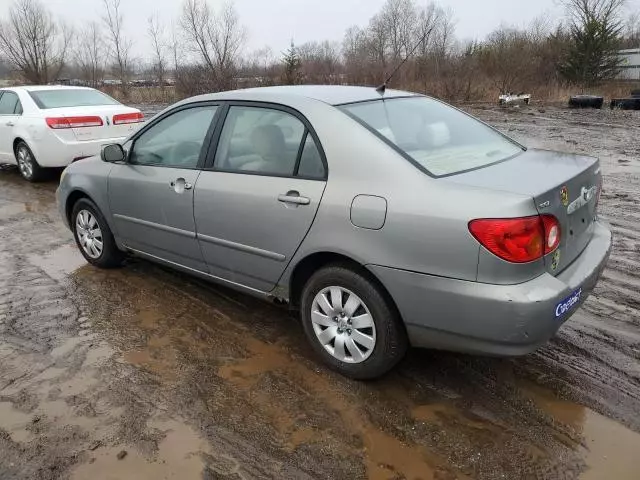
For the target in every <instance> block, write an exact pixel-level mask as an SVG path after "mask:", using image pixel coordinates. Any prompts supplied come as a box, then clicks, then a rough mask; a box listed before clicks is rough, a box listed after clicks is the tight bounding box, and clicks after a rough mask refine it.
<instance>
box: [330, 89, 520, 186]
mask: <svg viewBox="0 0 640 480" xmlns="http://www.w3.org/2000/svg"><path fill="white" fill-rule="evenodd" d="M340 108H342V109H343V110H344V111H346V112H347V113H349V114H350V115H351V116H353V117H355V118H356V120H358V121H360V122H361V123H363V124H365V125H366V126H368V127H369V128H370V129H372V130H373V131H374V132H376V133H377V134H378V135H379V136H381V137H383V138H384V139H385V140H386V141H388V142H391V143H392V144H393V145H395V146H396V147H398V148H399V149H400V150H401V151H402V152H404V153H405V154H406V155H408V156H409V157H410V158H411V159H413V160H414V162H415V163H417V164H418V165H419V166H420V167H422V168H423V169H425V170H426V171H427V172H428V173H429V174H431V175H433V176H436V177H440V176H447V175H453V174H456V173H461V172H465V171H468V170H473V169H476V168H480V167H485V166H487V165H491V164H493V163H497V162H500V161H503V160H506V159H508V158H511V157H513V156H515V155H517V154H518V153H520V152H522V151H523V148H522V147H521V146H520V145H518V144H516V143H515V142H512V141H510V140H508V139H507V138H505V137H503V136H502V135H501V134H499V133H498V132H496V131H495V130H493V129H492V128H490V127H488V126H487V125H485V124H483V123H482V122H479V121H478V120H475V119H474V118H473V117H471V116H469V115H466V114H464V113H462V112H460V111H458V110H456V109H455V108H452V107H449V106H447V105H445V104H444V103H442V102H439V101H437V100H433V99H430V98H427V97H408V98H390V99H384V100H382V99H381V100H374V101H370V102H363V103H354V104H347V105H342V106H341V107H340Z"/></svg>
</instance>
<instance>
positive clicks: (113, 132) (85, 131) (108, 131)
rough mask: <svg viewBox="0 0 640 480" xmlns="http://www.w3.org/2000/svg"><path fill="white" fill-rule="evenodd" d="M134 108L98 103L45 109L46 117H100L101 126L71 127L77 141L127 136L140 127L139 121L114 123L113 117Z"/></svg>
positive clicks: (135, 111)
mask: <svg viewBox="0 0 640 480" xmlns="http://www.w3.org/2000/svg"><path fill="white" fill-rule="evenodd" d="M137 112H139V110H137V109H135V108H130V107H125V106H124V105H100V106H93V107H64V108H50V109H47V110H46V116H47V117H54V118H62V117H66V118H70V117H100V120H101V121H102V125H101V126H95V127H78V128H72V129H71V130H72V131H73V133H74V135H75V137H76V140H77V141H79V142H87V141H95V140H110V139H114V138H122V137H128V136H129V135H130V134H132V133H133V132H135V131H136V130H137V129H138V128H140V125H141V123H130V124H122V125H114V123H113V117H114V115H118V114H126V113H137Z"/></svg>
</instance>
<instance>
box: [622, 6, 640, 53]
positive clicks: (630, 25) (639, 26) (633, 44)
mask: <svg viewBox="0 0 640 480" xmlns="http://www.w3.org/2000/svg"><path fill="white" fill-rule="evenodd" d="M623 46H624V47H625V48H639V47H640V10H637V11H635V12H632V13H631V14H630V15H629V18H628V19H627V22H626V25H625V29H624V38H623Z"/></svg>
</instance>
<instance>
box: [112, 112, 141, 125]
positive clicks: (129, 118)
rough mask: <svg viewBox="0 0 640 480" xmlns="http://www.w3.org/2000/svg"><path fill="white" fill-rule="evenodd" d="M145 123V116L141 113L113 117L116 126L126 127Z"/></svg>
mask: <svg viewBox="0 0 640 480" xmlns="http://www.w3.org/2000/svg"><path fill="white" fill-rule="evenodd" d="M140 122H144V115H143V114H142V113H140V112H136V113H120V114H118V115H114V116H113V124H114V125H125V124H127V123H140Z"/></svg>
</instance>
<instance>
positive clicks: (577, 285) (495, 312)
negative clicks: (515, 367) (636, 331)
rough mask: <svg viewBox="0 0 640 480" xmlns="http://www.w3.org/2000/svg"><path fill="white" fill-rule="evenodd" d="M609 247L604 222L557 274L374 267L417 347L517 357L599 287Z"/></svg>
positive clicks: (550, 333)
mask: <svg viewBox="0 0 640 480" xmlns="http://www.w3.org/2000/svg"><path fill="white" fill-rule="evenodd" d="M610 253H611V232H610V231H609V229H608V228H607V227H606V226H605V225H604V224H602V223H600V222H597V223H596V224H595V229H594V234H593V237H592V239H591V241H590V242H589V245H587V247H586V248H585V250H584V251H583V252H582V254H581V255H580V256H579V257H578V258H577V259H576V260H574V262H573V263H572V264H571V265H569V266H568V267H567V268H566V269H565V270H564V271H563V272H562V273H560V274H559V275H558V276H557V277H554V276H552V275H549V274H548V273H545V274H543V275H541V276H540V277H538V278H535V279H534V280H531V281H528V282H525V283H522V284H518V285H491V284H485V283H477V282H468V281H462V280H453V279H448V278H442V277H434V276H431V275H424V274H419V273H414V272H408V271H404V270H397V269H393V268H387V267H381V266H373V265H370V266H368V268H369V269H370V270H371V271H372V272H373V273H374V274H375V275H376V276H377V277H378V278H379V279H380V281H381V282H382V283H383V284H384V285H385V287H386V288H387V289H388V291H389V292H390V294H391V296H392V297H393V299H394V300H395V303H396V305H397V306H398V309H399V310H400V314H401V315H402V318H403V320H404V322H405V325H406V327H407V332H408V334H409V339H410V341H411V343H412V345H413V346H416V347H424V348H437V349H444V350H455V351H462V352H468V353H480V354H489V355H506V356H512V355H524V354H527V353H530V352H532V351H534V350H536V349H537V348H539V347H540V346H542V345H544V344H545V343H546V342H547V341H548V340H549V339H550V338H551V337H553V336H554V335H555V334H556V332H557V330H558V329H559V328H560V326H562V324H563V323H564V322H566V321H567V320H568V319H569V318H570V317H571V315H572V314H573V313H575V311H576V310H577V308H578V306H579V305H581V304H582V302H584V300H585V299H586V298H587V297H588V295H589V294H590V293H591V292H592V291H593V288H594V287H595V285H596V283H597V281H598V279H599V278H600V274H601V273H602V270H603V269H604V267H605V265H606V263H607V260H608V258H609V254H610ZM578 289H582V295H581V297H580V302H578V303H576V304H575V305H573V306H572V308H571V309H570V310H569V311H568V312H567V313H566V314H564V315H563V316H561V317H560V318H556V306H557V305H558V304H559V303H560V302H562V301H563V300H565V299H567V297H569V296H570V295H571V294H572V293H573V292H575V291H576V290H578Z"/></svg>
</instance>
